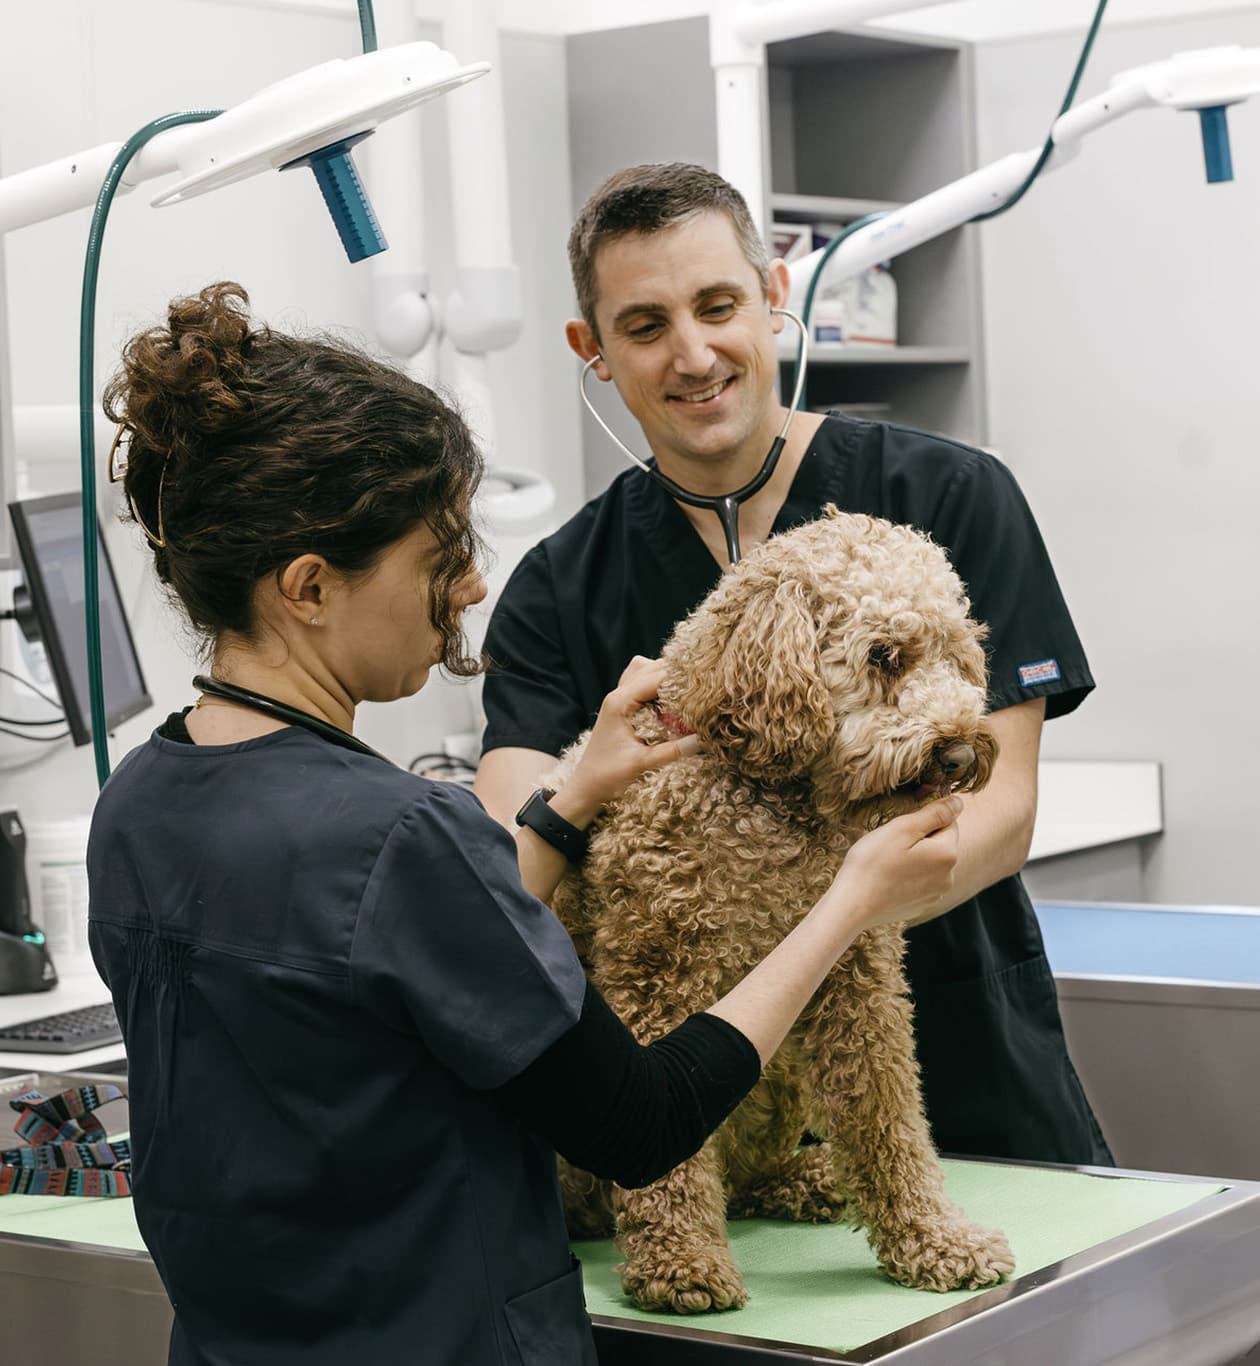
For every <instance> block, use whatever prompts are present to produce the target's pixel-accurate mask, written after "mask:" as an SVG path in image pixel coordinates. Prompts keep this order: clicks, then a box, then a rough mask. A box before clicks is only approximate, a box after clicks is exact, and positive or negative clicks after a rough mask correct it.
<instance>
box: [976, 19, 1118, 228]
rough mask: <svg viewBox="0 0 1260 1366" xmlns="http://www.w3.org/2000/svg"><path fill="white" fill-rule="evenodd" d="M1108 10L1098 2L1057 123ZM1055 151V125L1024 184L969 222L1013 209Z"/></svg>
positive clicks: (984, 220) (1078, 83) (1087, 59)
mask: <svg viewBox="0 0 1260 1366" xmlns="http://www.w3.org/2000/svg"><path fill="white" fill-rule="evenodd" d="M1106 8H1107V0H1098V8H1097V9H1096V10H1095V11H1094V21H1093V23H1092V24H1090V26H1089V33H1088V34H1086V36H1085V45H1084V47H1082V48H1081V55H1080V57H1078V58H1077V62H1076V70H1075V71H1074V72H1073V73H1072V80H1071V82H1070V84H1069V85H1068V88H1067V94H1066V95H1065V96H1064V97H1063V103H1062V104H1061V105H1060V106H1059V112H1058V114H1057V115H1056V116H1055V123H1057V122H1058V121H1059V119H1061V118H1062V117H1063V116H1064V114H1066V113H1067V111H1068V110H1069V109H1071V107H1072V102H1073V100H1075V99H1076V88H1077V86H1078V85H1080V83H1081V77H1082V76H1083V75H1084V74H1085V67H1086V65H1087V64H1088V62H1089V55H1090V53H1091V52H1092V51H1093V50H1094V39H1095V38H1096V37H1097V36H1098V28H1099V25H1100V24H1101V23H1102V18H1103V13H1104V11H1105V10H1106ZM1053 151H1054V124H1051V125H1050V132H1049V133H1047V134H1046V142H1045V146H1044V147H1042V149H1041V155H1040V156H1039V157H1038V158H1037V161H1036V164H1035V165H1034V166H1033V168H1032V170H1031V171H1029V172H1028V175H1027V176H1026V177H1025V178H1024V183H1023V184H1022V185H1021V186H1020V187H1019V189H1018V190H1016V191H1015V193H1014V194H1013V195H1011V197H1010V198H1009V199H1008V200H1007V201H1006V203H1005V204H1000V205H999V206H998V207H997V208H996V209H988V210H986V211H985V212H984V213H978V214H976V216H975V217H974V218H972V219H970V220H969V221H970V222H972V223H985V222H987V221H988V220H989V219H990V218H997V217H998V216H999V215H1000V214H1004V213H1006V212H1007V211H1008V210H1010V209H1013V208H1014V207H1015V205H1016V204H1018V203H1019V201H1020V200H1021V199H1023V197H1024V196H1025V195H1026V194H1027V193H1028V191H1029V189H1030V188H1031V186H1032V183H1033V181H1034V180H1036V179H1037V177H1038V176H1039V175H1040V174H1041V171H1042V168H1043V167H1044V166H1045V164H1046V162H1047V161H1049V160H1050V154H1051V152H1053Z"/></svg>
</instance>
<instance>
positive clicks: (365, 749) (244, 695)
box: [193, 674, 393, 764]
mask: <svg viewBox="0 0 1260 1366" xmlns="http://www.w3.org/2000/svg"><path fill="white" fill-rule="evenodd" d="M193 687H194V688H196V689H197V691H198V692H203V693H206V694H208V695H209V696H211V697H221V698H223V699H224V701H227V702H235V703H236V704H237V705H238V706H241V707H248V708H249V709H250V710H251V711H257V712H261V713H262V714H263V715H264V716H270V717H272V718H273V719H274V720H276V721H283V722H285V724H286V725H290V726H298V727H300V728H301V729H302V730H306V731H310V733H311V734H312V735H318V736H319V737H320V739H321V740H327V741H329V743H330V744H334V745H338V746H340V747H341V748H342V749H349V750H353V751H354V753H356V754H370V755H371V756H372V758H374V759H381V760H384V762H385V763H387V764H389V763H392V762H393V760H391V759H388V758H386V757H385V755H383V754H382V753H381V752H380V750H376V749H373V748H372V746H371V745H368V744H365V743H364V742H363V741H362V740H360V739H359V738H358V736H356V735H351V734H350V732H349V731H345V730H341V729H340V728H339V727H338V726H334V725H333V724H332V723H331V722H329V721H324V720H321V718H320V717H318V716H312V715H311V714H310V712H306V711H302V710H301V709H300V708H298V707H291V706H289V704H288V703H287V702H281V701H279V700H278V699H277V698H275V697H268V696H267V694H266V693H261V692H254V690H253V689H252V688H241V687H238V686H237V685H236V684H235V683H225V682H224V681H223V680H222V679H221V678H210V677H209V676H208V675H206V674H198V675H197V676H196V678H194V679H193Z"/></svg>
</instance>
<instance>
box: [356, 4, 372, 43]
mask: <svg viewBox="0 0 1260 1366" xmlns="http://www.w3.org/2000/svg"><path fill="white" fill-rule="evenodd" d="M359 32H360V33H361V34H362V35H363V50H364V52H375V51H376V15H375V13H374V12H373V10H372V0H359Z"/></svg>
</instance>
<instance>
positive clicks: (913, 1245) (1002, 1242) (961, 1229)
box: [880, 1222, 1015, 1290]
mask: <svg viewBox="0 0 1260 1366" xmlns="http://www.w3.org/2000/svg"><path fill="white" fill-rule="evenodd" d="M880 1262H881V1263H882V1265H883V1267H884V1270H885V1271H887V1273H888V1274H889V1275H890V1276H891V1277H892V1278H893V1280H894V1281H899V1282H900V1283H901V1284H902V1285H908V1286H910V1287H911V1288H912V1289H915V1290H979V1289H980V1288H981V1287H982V1286H986V1285H996V1284H997V1282H998V1281H1000V1280H1003V1279H1004V1278H1005V1277H1007V1276H1009V1275H1010V1274H1011V1272H1012V1271H1014V1270H1015V1258H1014V1256H1013V1255H1012V1253H1011V1249H1010V1246H1009V1244H1008V1243H1007V1241H1006V1239H1005V1237H1004V1236H1003V1235H1002V1234H1001V1233H999V1232H998V1231H997V1230H996V1229H989V1228H982V1227H981V1226H980V1225H979V1224H968V1223H962V1222H959V1223H947V1224H943V1225H941V1226H940V1227H938V1228H933V1229H915V1230H910V1231H907V1232H906V1233H905V1234H903V1235H902V1237H900V1238H899V1239H898V1240H897V1241H896V1242H895V1243H894V1244H892V1245H891V1246H890V1247H889V1248H888V1249H887V1250H886V1251H885V1253H884V1255H882V1256H881V1257H880Z"/></svg>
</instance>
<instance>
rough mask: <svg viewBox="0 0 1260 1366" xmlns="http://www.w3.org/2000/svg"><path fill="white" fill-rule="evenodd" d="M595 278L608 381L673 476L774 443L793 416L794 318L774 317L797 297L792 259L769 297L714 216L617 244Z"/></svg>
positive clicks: (604, 255) (728, 227)
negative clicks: (790, 355) (784, 412)
mask: <svg viewBox="0 0 1260 1366" xmlns="http://www.w3.org/2000/svg"><path fill="white" fill-rule="evenodd" d="M595 275H596V283H597V288H598V292H597V297H596V303H595V319H596V323H597V324H598V327H599V348H600V351H601V354H602V355H603V358H604V362H605V364H606V366H607V374H608V375H610V376H611V378H612V379H613V381H614V382H615V384H616V386H617V390H618V392H619V393H620V395H621V398H622V400H623V402H624V403H625V405H626V407H627V408H629V410H630V412H631V413H633V415H634V416H635V418H636V419H637V420H638V422H639V425H640V426H641V427H642V428H643V432H644V435H645V436H646V437H647V440H648V444H649V445H650V446H651V448H652V451H653V453H654V454H655V455H656V457H657V460H658V462H659V463H660V465H661V468H662V469H663V470H664V471H665V472H667V473H672V474H674V475H675V477H679V478H681V479H682V480H683V482H686V474H687V467H688V466H689V465H690V464H692V462H698V463H700V464H703V465H709V464H712V463H714V462H716V461H718V460H722V459H726V458H728V457H730V456H733V455H736V454H738V453H739V452H740V451H741V450H742V448H743V447H744V446H745V445H746V444H747V443H749V442H752V443H753V444H755V445H757V446H758V447H760V446H761V445H763V444H768V439H769V438H767V437H766V432H767V431H768V432H769V437H770V438H772V437H773V436H774V434H775V431H776V430H777V428H778V426H779V424H780V421H781V418H780V416H779V414H780V412H781V409H780V407H779V404H778V359H777V356H776V353H775V345H774V335H775V333H776V332H777V331H778V330H779V329H780V328H781V326H782V323H781V321H780V320H779V319H777V318H776V317H775V316H774V315H772V314H771V312H770V308H771V306H772V305H778V304H780V303H781V302H782V300H781V298H780V297H779V296H780V294H782V295H784V296H785V295H786V273H785V272H784V270H783V267H782V265H781V263H776V265H775V266H774V267H772V268H771V274H770V287H769V297H767V294H766V291H765V290H763V288H762V284H761V279H760V277H759V275H758V272H757V270H756V268H755V267H754V266H753V265H752V264H750V262H749V261H748V260H747V259H746V257H745V256H744V254H743V252H742V250H741V249H740V245H739V239H738V238H737V236H736V234H735V229H734V227H733V226H732V224H731V221H730V219H729V218H727V216H726V215H725V214H724V213H721V212H718V211H708V212H702V213H697V214H695V215H694V216H693V217H691V218H687V219H684V220H683V221H682V222H681V223H678V224H676V225H675V226H673V227H669V228H663V229H661V230H660V231H659V232H653V233H631V234H627V235H626V236H624V237H619V238H616V239H614V240H613V241H611V242H608V243H606V244H605V245H604V246H602V247H600V248H599V251H598V254H597V255H596V257H595ZM601 377H604V376H602V375H601ZM758 459H760V454H759V455H758Z"/></svg>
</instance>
